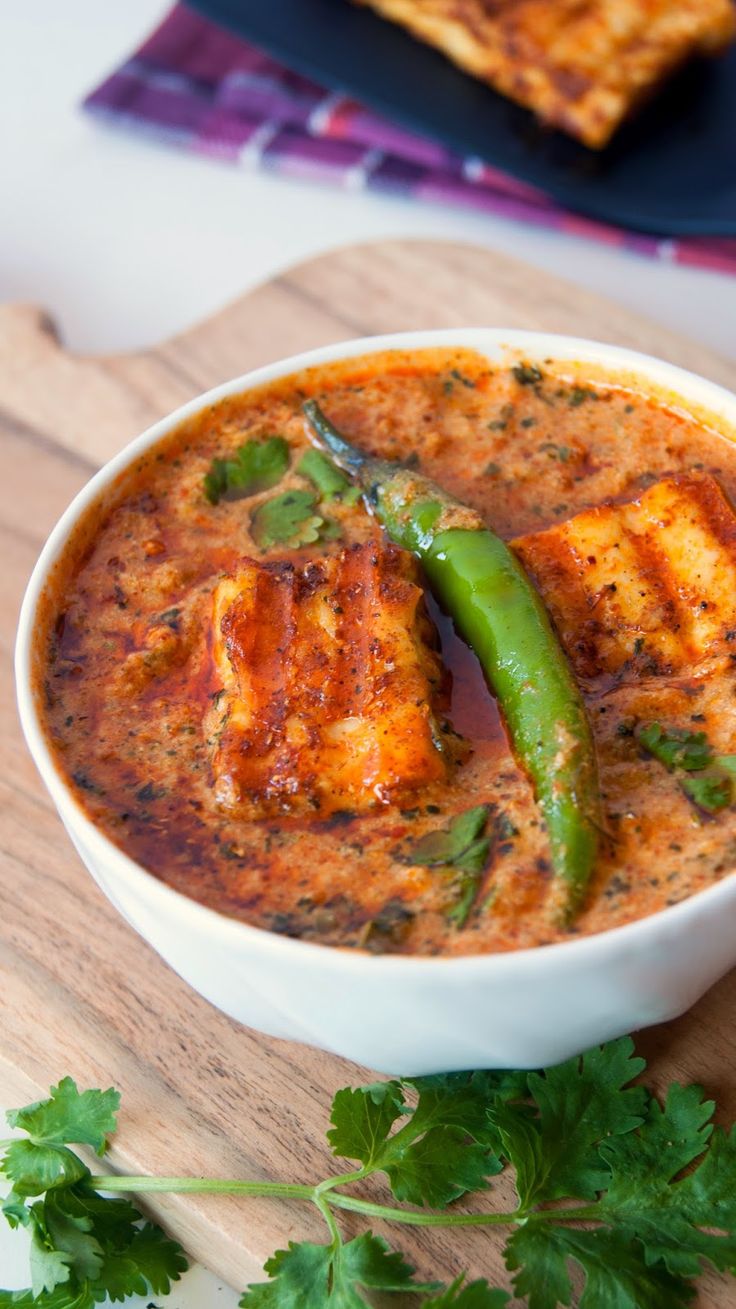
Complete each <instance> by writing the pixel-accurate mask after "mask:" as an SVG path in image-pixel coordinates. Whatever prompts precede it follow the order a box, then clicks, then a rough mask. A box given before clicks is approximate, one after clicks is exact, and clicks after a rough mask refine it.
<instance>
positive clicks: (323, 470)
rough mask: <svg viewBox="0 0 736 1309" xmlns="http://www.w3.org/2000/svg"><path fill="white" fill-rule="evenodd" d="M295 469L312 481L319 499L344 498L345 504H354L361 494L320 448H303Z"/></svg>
mask: <svg viewBox="0 0 736 1309" xmlns="http://www.w3.org/2000/svg"><path fill="white" fill-rule="evenodd" d="M296 471H297V472H298V473H301V475H302V477H306V478H308V480H309V481H310V482H313V483H314V485H315V486H316V488H317V490H318V491H319V495H320V499H321V500H344V501H345V503H346V504H355V503H356V502H357V501H358V500H359V499H360V497H361V495H362V491H361V489H360V487H359V486H356V485H354V483H352V482H350V481H349V480H348V478H347V477H346V476H345V474H344V473H343V472H341V471H340V469H339V468H338V466H337V464H336V463H333V461H332V459H330V457H329V455H326V454H324V453H323V452H322V451H321V450H317V449H312V450H305V452H304V454H303V455H302V457H301V459H300V460H299V463H298V464H297V466H296Z"/></svg>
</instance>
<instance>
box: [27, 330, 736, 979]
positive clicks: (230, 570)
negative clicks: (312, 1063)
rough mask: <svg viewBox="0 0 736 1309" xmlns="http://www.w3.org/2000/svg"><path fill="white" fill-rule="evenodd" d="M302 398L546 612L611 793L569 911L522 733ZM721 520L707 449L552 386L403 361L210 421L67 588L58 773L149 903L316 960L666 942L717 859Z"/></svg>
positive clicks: (725, 805) (301, 377) (600, 386)
mask: <svg viewBox="0 0 736 1309" xmlns="http://www.w3.org/2000/svg"><path fill="white" fill-rule="evenodd" d="M310 399H314V400H316V401H317V402H318V404H319V406H320V409H321V411H322V412H323V413H324V414H325V415H326V416H327V417H328V418H329V420H330V421H331V423H332V424H334V425H335V427H336V428H337V429H338V430H339V432H340V433H342V434H344V436H345V437H346V439H347V440H348V441H349V442H351V443H353V444H354V445H355V446H356V447H358V448H359V449H360V450H362V451H364V452H368V453H369V454H370V455H373V456H378V457H380V458H381V459H384V460H398V461H401V463H402V464H403V467H404V472H403V473H402V476H403V477H404V478H405V479H406V480H407V481H408V482H411V479H412V477H416V478H418V479H420V478H423V477H429V478H431V479H433V481H434V482H436V483H438V484H439V485H440V486H441V487H442V488H443V489H444V491H446V492H447V493H448V494H449V495H451V496H452V497H455V498H456V499H457V500H458V501H460V502H461V503H462V505H463V506H466V507H467V510H462V509H458V508H457V507H456V508H455V510H454V513H455V518H454V520H453V524H450V525H451V526H453V525H454V526H455V527H458V525H460V526H463V524H464V526H465V527H466V528H468V529H473V528H474V527H475V526H477V525H480V527H481V528H483V526H484V525H487V526H488V527H490V528H492V529H493V531H494V532H495V533H496V534H497V535H498V536H499V537H500V538H502V541H504V542H507V543H508V544H509V546H510V548H511V551H512V553H513V556H514V559H515V561H519V563H520V564H521V566H522V569H523V573H522V574H521V575H522V577H523V584H524V585H525V586H529V583H531V587H532V588H533V589H534V603H535V604H538V597H541V600H542V602H543V606H544V608H543V610H542V611H540V612H541V613H542V618H543V621H544V622H545V623H547V624H548V626H549V625H550V624H551V635H550V640H554V641H555V642H556V643H557V645H558V647H559V652H560V659H561V660H562V661H563V662H564V665H565V669H566V670H567V676H568V677H569V678H570V683H571V685H572V686H574V688H575V695H577V696H578V698H579V697H580V696H582V703H583V705H584V714H583V716H584V717H587V723H588V724H589V731H590V734H591V736H592V743H591V749H592V750H594V753H595V758H596V766H597V783H596V785H597V787H598V788H599V790H598V797H599V799H598V805H599V807H598V808H597V810H596V812H597V814H598V817H597V819H596V829H597V832H598V835H597V854H596V856H595V861H594V865H593V867H592V872H591V875H590V878H589V881H588V883H587V889H585V890H584V893H583V894H582V895H581V896H580V897H579V902H578V904H577V905H576V909H575V912H574V913H570V914H566V915H563V914H561V913H560V912H559V903H560V901H559V887H558V885H557V882H558V877H557V872H556V868H555V862H554V858H553V842H552V841H551V840H550V836H551V832H550V828H549V826H548V823H547V822H546V820H545V812H546V811H545V810H544V807H543V805H542V804H540V795H539V787H538V785H535V782H534V780H533V773H530V769H529V767H527V761H526V760H525V759H524V758H523V757H520V753H519V750H518V749H515V748H513V747H512V744H511V738H510V735H509V723H510V722H511V718H510V716H509V715H508V714H506V713H504V711H503V705H499V703H498V701H497V700H496V698H495V697H494V695H493V694H492V693H491V691H490V689H489V686H488V683H487V681H486V679H485V678H484V676H483V673H482V671H481V666H480V664H479V662H478V659H477V658H476V655H475V654H474V653H473V651H472V650H471V649H470V647H469V646H468V645H467V644H466V643H465V641H464V640H463V639H461V636H460V635H459V634H458V630H456V629H459V630H462V628H461V625H460V624H457V623H455V624H454V623H453V621H452V619H451V618H450V617H449V616H448V614H447V613H445V612H443V610H442V608H441V607H440V604H439V603H438V601H437V598H436V597H435V595H434V594H433V593H432V591H431V589H430V587H429V584H428V580H427V579H428V578H429V577H430V576H431V570H429V569H427V573H426V575H425V573H424V572H423V571H422V567H421V565H420V562H419V560H418V558H417V557H415V553H412V552H410V551H409V550H407V549H405V548H402V546H401V545H399V544H396V543H395V541H392V540H390V539H389V536H388V534H387V532H386V530H385V529H384V527H383V526H382V525H381V522H380V521H379V515H378V514H377V513H376V512H374V510H373V507H372V506H371V496H370V493H369V494H368V495H367V496H365V497H364V496H363V495H361V491H360V488H359V487H357V486H356V485H354V484H353V481H352V478H351V477H350V475H349V474H348V475H345V473H344V472H341V471H340V469H339V468H338V467H337V465H336V463H335V462H333V461H332V460H331V459H328V458H327V456H326V455H325V454H324V453H318V452H317V449H316V447H315V445H314V444H313V442H312V441H311V440H310V436H309V434H308V430H307V425H306V423H305V417H304V410H303V405H304V402H305V401H307V400H310ZM338 462H339V461H338ZM735 494H736V447H734V446H733V445H732V444H731V442H730V441H729V440H727V439H725V438H724V436H722V435H719V434H718V433H717V432H716V431H715V430H713V429H712V428H711V427H709V426H708V425H707V423H706V422H705V420H702V421H701V420H700V419H696V418H694V417H693V416H691V415H689V414H686V413H684V412H683V411H682V410H681V409H680V408H678V407H677V405H676V402H675V401H674V400H671V402H668V399H667V397H665V396H658V397H657V396H652V395H645V394H642V393H641V392H640V391H639V390H637V387H636V385H634V384H633V383H632V382H631V379H629V380H628V382H627V380H626V379H624V378H616V377H613V376H611V377H606V376H603V375H602V374H600V373H596V375H595V377H593V376H591V374H590V370H588V371H584V370H582V366H578V365H572V364H569V363H566V364H564V365H563V364H560V363H555V362H554V361H550V360H547V361H543V362H541V363H539V362H535V363H531V362H529V361H527V360H524V359H517V360H515V359H509V360H508V361H506V362H505V363H504V364H498V365H495V364H494V365H490V364H489V363H488V361H487V360H485V359H484V358H483V357H481V356H479V355H476V354H475V353H473V352H469V351H464V350H462V351H460V350H452V351H450V350H431V351H418V352H411V353H404V352H390V353H384V354H378V355H371V356H366V357H363V358H361V359H354V360H350V361H347V362H342V363H339V364H335V365H330V366H327V367H322V368H319V369H312V370H309V371H307V372H303V373H301V374H298V375H295V376H292V377H289V378H286V379H282V380H280V381H278V382H275V383H272V384H269V385H266V386H263V387H262V388H260V389H257V390H253V391H250V392H248V393H247V394H244V395H240V396H235V397H230V398H227V399H225V400H222V401H220V402H218V403H217V404H216V405H214V406H212V407H210V408H207V409H205V410H204V411H202V412H201V413H200V414H199V415H198V416H197V417H195V418H192V419H188V420H187V421H186V422H185V423H184V424H182V426H181V427H180V428H179V429H178V430H177V432H176V433H175V434H174V435H172V436H169V437H168V438H166V440H165V441H164V442H163V443H161V444H159V445H157V446H156V447H154V448H153V449H151V450H150V451H148V452H147V453H146V454H145V455H143V456H142V457H141V459H140V460H139V461H138V463H137V464H136V465H135V466H134V467H132V468H131V469H129V470H128V471H127V472H126V473H125V474H124V475H123V476H122V477H121V478H120V479H119V480H118V482H117V484H116V485H115V486H114V487H113V489H112V490H111V491H108V492H107V493H106V496H105V499H104V501H103V502H101V503H99V504H98V505H97V506H96V508H95V509H94V510H92V511H90V512H89V513H88V515H87V518H86V519H85V521H84V522H83V523H82V525H81V527H80V529H79V530H78V532H77V535H76V537H75V539H74V540H73V541H72V542H71V545H70V546H69V548H68V549H67V552H66V555H65V557H64V558H63V559H62V561H61V563H60V564H59V566H58V568H57V572H56V576H55V578H54V580H53V584H52V589H51V590H50V591H49V593H48V595H47V596H46V599H45V607H44V609H43V611H42V622H41V624H40V639H39V647H38V658H37V666H38V674H37V675H38V695H39V699H40V700H41V701H42V703H43V706H44V709H43V713H44V718H45V722H46V726H47V732H48V736H49V739H50V741H51V743H52V747H53V750H54V753H55V757H56V760H57V763H58V767H59V769H60V770H61V772H62V773H63V774H64V775H65V777H66V778H67V780H68V781H69V782H70V784H71V786H72V787H73V789H74V790H75V792H76V794H77V797H78V799H79V801H80V802H81V804H82V805H83V806H84V808H85V809H86V810H87V812H88V813H89V815H90V816H91V818H92V819H93V820H94V821H95V822H96V823H97V824H98V825H99V827H100V828H101V829H102V830H103V831H104V832H105V833H106V834H107V835H108V836H109V837H110V838H111V839H112V840H113V841H114V842H115V843H116V844H117V845H119V846H120V847H121V848H122V849H123V850H124V851H126V852H127V853H128V854H129V855H131V856H132V857H133V858H135V859H136V860H138V861H139V862H140V863H141V864H142V865H143V866H144V867H146V868H148V869H150V871H151V872H152V873H154V874H155V875H156V876H157V877H159V878H161V879H162V880H163V881H165V882H167V883H168V884H169V885H171V886H172V887H174V888H176V890H178V891H180V892H182V893H184V894H185V895H188V896H190V897H193V898H194V899H195V900H198V901H200V902H202V903H203V904H206V905H208V906H210V907H212V908H214V909H216V910H219V911H221V912H222V913H225V914H228V915H231V916H233V917H235V918H239V919H242V920H244V921H246V922H248V923H251V924H254V925H256V926H258V927H262V928H265V929H268V930H270V931H274V932H278V933H282V934H285V935H287V936H291V937H295V938H301V939H304V940H307V941H316V942H321V943H325V944H329V945H333V946H341V947H347V948H353V949H356V948H357V949H362V950H367V951H372V952H377V953H378V952H398V953H405V954H419V955H437V954H441V955H458V954H474V953H481V952H494V951H506V950H513V949H518V948H521V947H528V946H538V945H543V944H549V943H552V942H557V941H562V940H566V939H570V938H573V937H575V936H579V935H581V934H590V933H595V932H600V931H602V930H605V929H607V928H611V927H614V926H617V925H620V924H623V923H627V922H630V921H632V920H633V919H637V918H641V917H644V916H646V915H648V914H652V913H654V912H656V911H658V910H661V909H663V908H664V907H665V906H668V905H672V904H675V903H676V902H678V901H680V900H683V899H684V898H685V897H687V896H689V895H692V894H693V893H694V892H696V891H699V890H701V889H702V888H704V887H706V886H709V885H711V884H712V883H713V882H715V881H717V880H718V879H719V878H721V877H723V876H725V875H726V874H728V873H729V872H731V870H732V869H733V868H734V864H735V861H736V516H735V515H734V510H733V508H732V505H731V500H730V497H731V496H733V495H735ZM464 513H465V514H466V519H465V520H463V514H464ZM458 515H459V517H458ZM466 534H467V533H466ZM418 553H419V552H418ZM514 566H515V567H516V563H514ZM520 571H521V570H520ZM530 589H531V588H530ZM435 590H436V588H435ZM537 693H538V688H537V687H535V685H533V683H532V682H531V681H530V682H529V683H528V684H526V685H522V687H521V691H520V697H521V701H522V710H523V707H524V698H525V697H534V695H535V694H537ZM530 703H531V701H530ZM514 741H516V738H514ZM565 751H566V746H565V742H564V741H561V742H560V748H559V751H558V752H557V754H555V756H554V760H553V766H556V765H555V762H554V761H555V760H557V759H558V757H559V758H560V759H563V758H564V757H565ZM555 784H556V783H555V779H552V786H553V789H554V785H555Z"/></svg>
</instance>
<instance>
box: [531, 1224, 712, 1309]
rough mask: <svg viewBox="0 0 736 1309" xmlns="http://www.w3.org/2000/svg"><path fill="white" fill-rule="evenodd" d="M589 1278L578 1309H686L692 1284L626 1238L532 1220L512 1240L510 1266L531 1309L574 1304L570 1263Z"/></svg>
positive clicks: (555, 1308) (551, 1308) (586, 1280)
mask: <svg viewBox="0 0 736 1309" xmlns="http://www.w3.org/2000/svg"><path fill="white" fill-rule="evenodd" d="M571 1260H572V1261H573V1262H574V1263H576V1264H577V1265H578V1267H579V1268H580V1269H581V1270H582V1271H583V1273H584V1274H585V1287H584V1289H583V1292H582V1294H581V1296H580V1299H579V1300H578V1301H577V1305H578V1309H686V1306H688V1305H690V1300H691V1295H690V1288H689V1287H688V1285H687V1283H685V1282H682V1281H681V1280H680V1279H679V1278H676V1277H672V1276H671V1274H670V1273H668V1271H667V1269H666V1268H664V1267H662V1266H661V1265H656V1264H655V1265H654V1266H651V1265H650V1264H649V1262H648V1260H647V1258H646V1253H645V1251H644V1250H643V1249H642V1247H641V1246H640V1245H639V1244H638V1243H637V1242H630V1241H628V1240H626V1239H625V1238H624V1237H623V1236H622V1235H621V1233H616V1232H610V1231H606V1230H605V1229H598V1230H597V1231H592V1232H584V1231H578V1230H575V1229H573V1228H570V1227H557V1226H552V1225H551V1224H549V1223H546V1222H542V1221H540V1220H536V1221H535V1220H534V1219H532V1220H530V1221H529V1222H528V1223H527V1224H526V1225H525V1226H524V1227H520V1228H519V1230H518V1231H517V1232H515V1234H514V1235H513V1236H512V1237H511V1240H510V1241H509V1243H508V1245H507V1247H506V1266H507V1267H508V1268H509V1270H510V1271H512V1272H516V1276H515V1277H514V1279H513V1282H514V1290H515V1292H516V1294H517V1295H518V1296H526V1297H528V1298H527V1301H526V1303H527V1305H528V1309H557V1306H558V1305H565V1306H567V1305H570V1304H572V1303H573V1298H572V1284H571V1281H570V1275H569V1262H570V1261H571Z"/></svg>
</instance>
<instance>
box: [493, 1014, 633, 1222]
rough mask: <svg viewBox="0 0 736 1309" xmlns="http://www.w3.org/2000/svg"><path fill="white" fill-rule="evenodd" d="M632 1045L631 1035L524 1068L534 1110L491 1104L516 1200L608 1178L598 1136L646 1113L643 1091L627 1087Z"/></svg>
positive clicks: (592, 1186) (626, 1128)
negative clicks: (535, 1068)
mask: <svg viewBox="0 0 736 1309" xmlns="http://www.w3.org/2000/svg"><path fill="white" fill-rule="evenodd" d="M633 1051H634V1043H633V1041H632V1040H631V1038H630V1037H622V1038H621V1040H619V1041H610V1042H609V1043H608V1045H607V1046H604V1047H603V1048H600V1047H598V1048H595V1049H593V1050H589V1051H588V1052H587V1054H584V1055H582V1056H581V1057H580V1058H579V1059H568V1060H567V1062H566V1063H563V1064H559V1065H558V1066H557V1067H555V1068H548V1069H546V1071H545V1072H543V1073H530V1074H529V1076H528V1078H527V1086H528V1090H529V1094H530V1095H531V1097H532V1102H533V1106H534V1116H533V1117H531V1116H530V1114H529V1108H528V1105H527V1104H526V1103H524V1104H522V1105H521V1106H513V1105H506V1106H504V1109H503V1112H501V1113H499V1112H498V1110H497V1111H496V1113H497V1115H498V1116H497V1121H498V1126H499V1131H500V1132H501V1137H502V1140H503V1145H504V1152H505V1154H506V1156H507V1158H509V1159H510V1160H511V1162H512V1163H513V1164H514V1165H515V1167H516V1171H517V1189H519V1198H520V1200H521V1202H522V1204H524V1205H525V1206H529V1205H532V1204H539V1203H541V1202H546V1201H550V1200H557V1199H559V1198H561V1197H564V1196H567V1195H575V1196H579V1197H581V1198H583V1197H584V1198H586V1199H587V1198H590V1199H592V1198H593V1197H594V1196H595V1195H596V1193H597V1192H598V1191H600V1190H602V1189H603V1187H604V1186H605V1185H606V1182H607V1180H608V1175H609V1173H608V1168H607V1167H606V1164H605V1162H604V1161H603V1160H602V1159H601V1156H600V1152H599V1149H598V1145H599V1142H600V1141H602V1140H607V1139H608V1138H612V1137H616V1136H618V1135H619V1134H621V1133H627V1132H631V1131H632V1130H633V1129H634V1128H635V1127H638V1126H639V1124H640V1123H641V1122H642V1121H643V1119H644V1115H645V1113H646V1101H647V1095H646V1091H645V1090H644V1088H643V1087H642V1086H628V1083H629V1082H631V1080H632V1079H633V1078H634V1077H636V1076H638V1074H639V1073H640V1072H641V1071H642V1069H643V1068H644V1061H643V1059H637V1058H635V1057H634V1053H633ZM624 1088H626V1089H624ZM491 1112H493V1111H491ZM522 1179H523V1181H522ZM519 1182H522V1186H521V1188H519V1186H518V1184H519Z"/></svg>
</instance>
